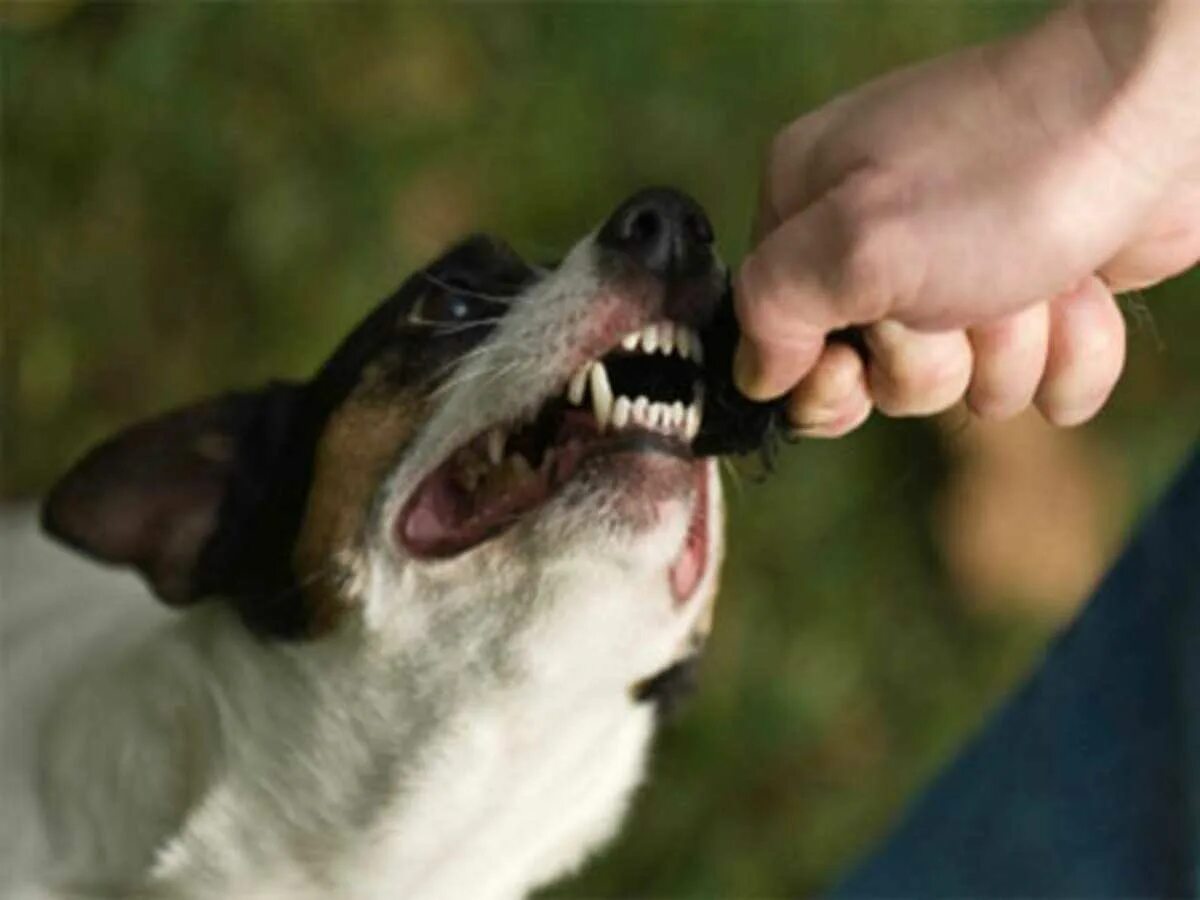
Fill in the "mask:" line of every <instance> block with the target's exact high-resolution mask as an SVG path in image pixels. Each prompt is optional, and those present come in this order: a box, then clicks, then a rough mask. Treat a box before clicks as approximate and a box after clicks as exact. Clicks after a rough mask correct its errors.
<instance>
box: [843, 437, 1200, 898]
mask: <svg viewBox="0 0 1200 900" xmlns="http://www.w3.org/2000/svg"><path fill="white" fill-rule="evenodd" d="M1198 891H1200V452H1198V453H1196V454H1195V455H1194V456H1193V458H1192V460H1191V463H1190V464H1189V465H1188V467H1187V469H1186V470H1185V472H1184V474H1183V475H1182V477H1181V478H1180V479H1179V480H1178V481H1177V482H1176V484H1175V485H1174V487H1173V488H1172V489H1171V491H1170V492H1169V493H1168V494H1167V496H1166V497H1165V498H1164V500H1163V501H1162V502H1161V503H1160V505H1159V506H1158V508H1157V509H1155V510H1154V511H1153V512H1152V513H1151V515H1150V516H1149V518H1148V519H1147V520H1146V522H1145V523H1144V525H1143V527H1142V529H1141V530H1140V532H1139V533H1138V535H1137V537H1136V538H1135V540H1134V541H1133V543H1132V544H1131V545H1130V546H1129V548H1128V549H1127V550H1126V551H1125V553H1124V555H1123V556H1122V557H1121V559H1120V560H1119V562H1118V563H1117V565H1116V566H1115V568H1114V569H1113V570H1112V571H1111V572H1110V573H1109V575H1108V576H1107V578H1106V579H1105V580H1104V582H1103V583H1102V584H1101V586H1100V588H1099V590H1098V591H1097V592H1096V594H1095V596H1093V597H1092V599H1091V600H1090V602H1089V603H1088V604H1087V606H1086V607H1085V608H1084V610H1083V612H1082V613H1081V614H1080V616H1079V618H1078V619H1077V620H1076V621H1075V623H1074V624H1073V625H1072V626H1071V627H1070V628H1069V629H1067V631H1066V632H1064V633H1063V634H1062V635H1061V636H1060V637H1058V638H1057V639H1056V640H1055V642H1054V643H1053V644H1052V645H1051V647H1050V649H1049V651H1048V653H1047V655H1046V657H1045V660H1044V662H1043V663H1042V665H1041V666H1040V668H1039V669H1038V671H1037V672H1036V673H1035V674H1034V676H1033V677H1032V679H1031V680H1030V681H1029V683H1028V684H1026V685H1025V687H1024V688H1023V689H1022V690H1021V691H1020V692H1019V693H1017V695H1016V696H1014V697H1013V698H1011V699H1010V700H1009V701H1008V702H1007V703H1006V704H1005V705H1004V706H1003V707H1002V708H1001V709H1000V710H999V712H998V713H997V714H996V715H995V716H994V717H993V718H992V719H991V721H990V722H989V723H988V724H987V725H986V727H985V728H984V729H983V731H982V733H980V734H979V735H978V736H977V737H976V738H975V739H974V740H973V741H972V742H971V743H970V744H969V745H968V746H967V748H966V749H965V750H964V751H963V752H962V753H961V754H960V755H959V757H958V758H957V759H956V760H954V761H953V762H952V763H951V764H950V766H949V767H948V768H947V769H946V770H945V771H944V772H943V773H942V774H941V775H940V776H939V777H938V778H937V779H935V781H934V782H933V784H932V785H931V786H930V787H929V788H928V789H927V790H926V791H925V792H924V793H923V794H922V795H921V796H920V797H919V798H918V800H917V802H916V803H915V804H914V806H913V807H912V808H911V809H910V810H909V812H908V813H907V815H906V816H905V817H904V819H903V821H902V822H901V823H900V825H899V827H898V828H897V830H896V831H895V832H894V833H893V834H892V835H891V836H890V837H889V838H888V839H887V840H886V841H885V842H884V843H883V845H882V846H881V847H880V848H879V849H878V850H876V851H875V852H874V853H873V854H872V855H870V856H869V857H868V858H867V859H866V860H864V861H863V862H862V863H860V864H859V865H858V867H857V868H855V869H854V870H853V871H852V872H851V873H850V875H849V876H848V877H847V878H846V880H845V881H843V882H842V883H841V884H840V885H839V886H838V887H837V888H836V889H835V890H834V891H833V892H832V896H834V897H838V898H849V897H922V898H925V897H1086V898H1101V897H1185V896H1186V897H1195V896H1197V894H1198Z"/></svg>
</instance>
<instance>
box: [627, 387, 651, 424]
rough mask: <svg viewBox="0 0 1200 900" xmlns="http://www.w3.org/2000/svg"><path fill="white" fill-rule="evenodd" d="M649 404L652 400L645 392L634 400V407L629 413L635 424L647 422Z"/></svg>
mask: <svg viewBox="0 0 1200 900" xmlns="http://www.w3.org/2000/svg"><path fill="white" fill-rule="evenodd" d="M649 406H650V401H649V400H647V399H646V397H645V395H644V394H643V395H640V396H639V397H638V398H637V399H636V400H634V401H633V409H631V410H630V411H629V415H630V418H632V419H633V422H634V424H635V425H645V424H646V409H647V407H649Z"/></svg>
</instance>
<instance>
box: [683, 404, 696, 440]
mask: <svg viewBox="0 0 1200 900" xmlns="http://www.w3.org/2000/svg"><path fill="white" fill-rule="evenodd" d="M683 433H684V436H686V437H687V439H688V440H689V441H693V440H695V439H696V435H698V434H699V433H700V407H699V406H698V405H697V404H695V403H693V404H692V405H691V406H689V407H688V408H687V415H686V417H685V419H684V423H683Z"/></svg>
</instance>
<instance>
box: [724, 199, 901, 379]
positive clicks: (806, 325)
mask: <svg viewBox="0 0 1200 900" xmlns="http://www.w3.org/2000/svg"><path fill="white" fill-rule="evenodd" d="M890 190H891V187H890V186H889V185H888V184H887V182H886V179H884V178H883V177H881V176H874V177H872V178H866V177H864V178H861V179H858V180H854V179H851V180H850V181H847V182H846V183H845V184H843V185H842V186H840V187H838V188H837V189H835V190H833V191H830V192H829V193H827V194H825V195H824V196H823V197H821V199H819V200H817V201H816V202H815V203H813V204H812V205H810V206H808V207H807V208H805V209H804V211H803V212H801V213H799V214H797V215H795V216H793V217H792V218H790V219H788V220H787V221H785V222H783V224H781V225H779V227H777V228H776V229H775V230H774V231H772V232H771V233H770V234H769V235H768V236H767V237H766V238H765V239H764V240H763V241H762V242H761V243H760V244H759V245H758V247H757V248H756V249H755V251H754V253H753V254H752V255H751V256H750V257H749V258H748V259H747V260H746V261H745V262H744V263H743V264H742V267H741V269H740V270H739V272H738V277H737V284H736V286H735V290H734V300H735V304H736V307H737V316H738V321H739V322H740V324H741V328H742V331H743V340H742V343H741V345H740V346H739V348H738V354H737V358H736V366H735V371H734V377H735V379H736V381H737V384H738V387H739V388H740V389H741V390H742V392H743V393H744V394H746V395H747V396H749V397H752V398H754V399H768V398H770V397H777V396H779V395H780V394H783V393H784V392H785V391H787V390H788V389H789V388H790V387H792V386H793V385H795V384H797V383H798V382H799V380H800V379H801V378H802V377H804V375H805V374H807V373H808V371H809V370H810V369H811V368H812V367H813V366H814V365H815V364H816V362H817V359H818V358H819V357H820V355H821V351H822V349H823V347H824V343H825V335H826V334H827V333H828V332H830V331H832V330H834V329H837V328H841V327H844V326H846V325H851V324H862V323H866V322H874V321H878V320H879V319H882V318H883V317H884V316H886V315H887V313H888V311H889V309H890V306H891V304H892V303H893V302H894V301H895V299H896V298H897V297H902V296H906V295H908V294H910V293H911V292H912V291H911V288H912V285H913V283H914V282H916V281H917V280H919V272H920V268H921V259H922V258H923V256H922V251H921V245H920V243H919V242H914V241H913V240H912V239H911V234H910V233H909V229H908V225H907V222H906V219H905V218H904V217H903V216H901V215H893V214H890V213H880V212H878V210H879V209H886V208H887V207H886V204H883V203H882V202H881V201H880V199H879V198H880V197H881V196H884V197H886V196H888V195H889V191H890ZM767 215H768V216H769V213H767Z"/></svg>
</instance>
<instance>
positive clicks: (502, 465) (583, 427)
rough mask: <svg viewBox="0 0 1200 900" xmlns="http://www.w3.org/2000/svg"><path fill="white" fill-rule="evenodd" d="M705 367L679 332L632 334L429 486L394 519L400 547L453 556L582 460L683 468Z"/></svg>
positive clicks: (691, 337)
mask: <svg viewBox="0 0 1200 900" xmlns="http://www.w3.org/2000/svg"><path fill="white" fill-rule="evenodd" d="M702 359H703V353H702V350H701V347H700V339H699V336H698V335H697V334H696V332H695V331H694V330H693V329H691V328H690V327H688V326H686V325H683V324H680V323H675V322H671V321H660V322H655V323H651V324H649V325H646V326H645V327H643V328H640V329H637V330H635V331H633V332H630V333H629V334H627V335H626V336H625V337H624V338H622V340H621V341H620V343H619V344H618V345H617V346H616V347H615V348H614V349H613V350H611V351H610V352H609V353H607V354H606V355H605V356H603V357H602V358H601V359H598V360H591V361H589V362H587V363H585V364H584V365H582V366H580V367H579V368H578V369H577V370H576V371H575V373H574V374H573V375H572V376H571V377H570V378H569V379H568V380H567V382H566V384H565V385H564V387H563V389H562V391H561V393H560V394H558V395H557V396H555V397H552V398H551V399H549V400H548V401H546V402H545V403H544V404H543V405H542V406H541V407H540V408H539V409H538V410H537V411H536V413H535V415H534V416H533V418H532V419H531V420H529V421H527V422H525V423H522V424H520V425H518V426H516V427H515V428H512V429H511V430H510V429H508V428H505V427H503V426H495V427H492V428H489V429H488V430H486V431H485V432H483V433H481V434H479V435H477V436H476V437H475V438H474V439H472V440H471V441H469V442H468V443H467V444H466V445H464V446H462V447H461V448H459V449H458V450H457V451H455V452H454V453H452V454H451V455H450V456H449V457H448V458H447V459H446V460H444V461H443V462H442V463H441V464H440V465H439V466H438V467H437V468H436V469H435V470H434V471H433V472H432V473H430V474H429V475H428V476H426V477H425V478H424V479H423V480H422V482H421V483H420V484H419V485H418V487H417V489H416V490H415V491H414V492H413V494H412V496H411V497H410V498H409V500H408V502H407V503H406V504H405V505H404V508H403V509H402V511H401V514H400V518H399V523H398V536H399V539H400V540H401V541H402V542H403V544H404V546H405V547H406V548H407V549H408V550H409V552H411V553H413V554H414V555H416V556H419V557H443V558H444V557H449V556H454V555H457V554H459V553H462V552H464V551H466V550H469V549H471V548H472V547H474V546H476V545H478V544H479V543H481V542H482V541H484V540H487V539H488V538H490V537H493V536H495V535H497V534H499V533H500V532H502V531H504V530H505V529H506V528H507V527H509V526H510V525H512V524H514V523H515V522H516V521H517V520H519V519H520V518H521V517H522V516H525V515H527V514H528V513H530V512H531V511H533V510H535V509H537V508H538V507H540V506H541V505H542V504H543V503H545V502H546V501H547V500H548V499H549V498H550V497H551V496H553V494H554V493H555V491H556V490H557V489H558V488H559V487H560V486H562V485H563V484H565V483H566V482H567V481H569V480H570V479H571V477H572V476H573V475H574V474H575V473H576V472H577V471H578V470H579V468H580V466H581V465H582V464H583V463H584V462H586V461H587V460H589V459H594V458H596V457H599V456H606V455H614V454H623V453H666V454H669V455H672V456H677V457H680V458H683V459H690V458H691V455H692V454H691V448H690V443H691V441H692V440H693V439H694V438H695V437H696V434H697V433H698V432H699V430H700V425H701V421H702V418H703V408H704V395H703V392H704V388H703V384H702V382H701V375H702V372H701V369H700V363H701V361H702ZM700 480H701V481H702V480H703V479H700ZM700 506H703V504H700ZM701 533H703V531H702V530H701ZM685 555H686V554H685ZM702 572H703V565H702V561H701V565H699V567H698V568H696V571H695V572H694V573H693V574H692V575H689V576H688V577H686V578H680V579H679V581H680V585H681V586H682V587H689V586H690V585H688V584H686V583H685V582H691V584H692V585H694V583H695V582H696V581H698V580H699V577H700V575H701V574H702ZM683 594H684V595H686V591H683Z"/></svg>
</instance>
